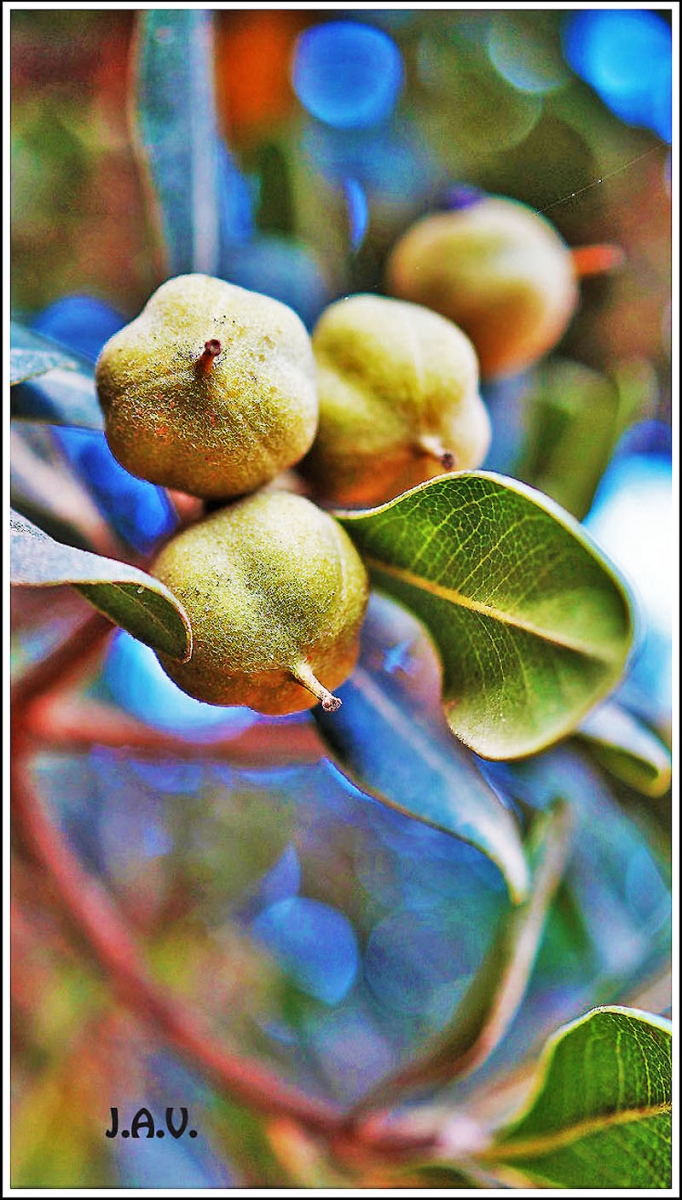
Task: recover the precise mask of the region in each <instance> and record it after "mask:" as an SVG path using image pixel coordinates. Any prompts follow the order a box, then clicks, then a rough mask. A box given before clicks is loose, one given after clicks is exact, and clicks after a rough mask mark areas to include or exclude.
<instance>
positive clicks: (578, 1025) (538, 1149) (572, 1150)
mask: <svg viewBox="0 0 682 1200" xmlns="http://www.w3.org/2000/svg"><path fill="white" fill-rule="evenodd" d="M671 1029H672V1027H671V1025H670V1022H669V1021H667V1020H665V1019H664V1018H663V1017H658V1016H654V1015H652V1014H650V1013H645V1012H641V1011H639V1010H638V1009H632V1008H622V1007H618V1006H612V1007H604V1008H597V1009H594V1010H593V1011H592V1012H589V1013H587V1014H586V1016H584V1017H581V1018H580V1019H579V1020H577V1021H573V1022H571V1024H569V1025H565V1026H564V1027H563V1028H562V1029H560V1030H558V1031H557V1033H556V1034H555V1035H554V1036H553V1037H552V1038H551V1039H550V1041H549V1042H548V1043H547V1046H546V1047H545V1052H544V1055H543V1057H542V1059H541V1062H540V1066H539V1072H538V1080H537V1083H536V1087H535V1091H534V1093H533V1094H532V1096H531V1098H530V1100H529V1102H528V1104H527V1106H526V1109H525V1111H524V1113H523V1114H522V1115H521V1116H520V1117H519V1118H518V1119H517V1120H516V1121H515V1122H514V1123H513V1124H512V1125H511V1126H508V1127H507V1128H506V1129H505V1130H503V1131H502V1132H501V1133H500V1134H499V1135H498V1138H497V1141H496V1142H495V1145H494V1146H492V1147H491V1148H490V1149H489V1150H488V1151H486V1153H485V1155H483V1156H482V1157H484V1158H485V1159H486V1160H495V1162H496V1163H497V1164H498V1166H499V1165H508V1166H510V1167H511V1168H512V1169H514V1170H517V1169H518V1170H520V1171H521V1172H522V1173H523V1174H524V1175H525V1176H527V1177H530V1178H531V1179H532V1180H533V1181H534V1182H535V1185H536V1186H539V1187H561V1188H590V1189H594V1188H669V1187H671V1186H672V1160H671V1153H672V1147H671V1137H672V1118H671V1093H672V1080H671V1076H672V1049H671V1043H672V1038H671Z"/></svg>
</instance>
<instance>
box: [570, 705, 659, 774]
mask: <svg viewBox="0 0 682 1200" xmlns="http://www.w3.org/2000/svg"><path fill="white" fill-rule="evenodd" d="M576 733H577V735H578V736H579V737H580V738H582V739H583V740H584V741H586V742H588V743H589V745H590V747H591V749H592V753H593V755H594V757H595V758H596V759H597V760H598V762H600V763H601V764H602V765H603V766H604V767H606V769H607V770H608V771H610V772H611V774H612V775H615V777H616V779H620V780H621V781H622V782H623V783H626V784H628V786H629V787H632V788H635V789H636V790H637V791H638V792H643V794H644V795H645V796H652V797H656V796H663V795H664V794H665V792H667V790H668V788H669V787H670V780H671V774H672V763H671V758H670V751H669V750H668V747H667V746H666V745H664V743H663V742H662V741H661V740H660V738H658V737H656V734H655V733H653V732H652V731H651V730H650V729H648V728H647V727H646V725H643V724H642V722H641V721H638V720H637V718H636V717H634V716H633V715H632V713H629V712H628V711H627V709H625V708H622V707H621V705H620V704H618V703H617V702H616V701H615V700H609V701H607V703H606V704H602V705H600V706H599V708H596V709H595V710H594V712H592V713H590V715H589V717H587V719H586V720H585V721H583V723H582V725H581V726H580V728H579V729H577V730H576Z"/></svg>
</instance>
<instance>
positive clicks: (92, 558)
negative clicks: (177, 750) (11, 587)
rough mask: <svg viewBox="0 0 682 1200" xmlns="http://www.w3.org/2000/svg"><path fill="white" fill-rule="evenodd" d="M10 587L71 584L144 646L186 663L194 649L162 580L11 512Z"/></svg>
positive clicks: (178, 607) (179, 608)
mask: <svg viewBox="0 0 682 1200" xmlns="http://www.w3.org/2000/svg"><path fill="white" fill-rule="evenodd" d="M10 529H11V541H10V566H11V573H10V578H11V582H12V583H14V584H26V585H30V586H32V587H49V586H55V585H56V584H64V583H68V584H72V585H73V586H74V587H75V588H77V590H78V591H79V592H81V593H82V594H83V595H84V596H85V597H86V599H88V600H89V601H90V603H91V604H93V605H94V606H95V608H97V609H99V611H100V612H102V613H104V615H105V616H107V617H109V619H110V620H111V621H114V622H115V624H117V625H120V626H121V627H122V628H123V629H127V630H128V632H129V633H131V634H132V635H133V636H134V637H136V638H138V640H139V641H141V642H144V643H145V644H146V645H147V646H151V647H152V648H153V649H154V650H162V651H164V652H165V653H166V654H170V655H172V656H173V657H174V658H179V659H183V660H186V659H187V658H189V656H190V653H191V648H192V633H191V629H190V625H189V620H188V617H187V614H186V613H185V610H184V609H183V608H182V605H181V604H179V602H178V601H177V600H176V599H175V597H174V596H173V595H172V593H171V592H170V591H169V590H168V588H167V587H165V586H164V585H163V584H162V583H159V581H158V580H157V579H153V578H152V577H151V576H150V575H147V574H145V572H144V571H140V570H138V568H137V567H132V566H130V565H129V564H128V563H123V562H116V561H115V560H114V559H111V558H102V557H101V556H100V555H99V554H92V553H91V552H90V551H89V550H79V549H77V548H76V547H74V546H65V545H62V543H61V542H56V541H54V539H53V538H51V537H49V536H48V535H47V534H46V533H44V532H43V530H42V529H39V528H38V526H37V525H33V524H32V523H31V522H30V521H27V520H26V518H25V517H22V516H20V515H19V514H18V513H15V512H14V511H11V514H10Z"/></svg>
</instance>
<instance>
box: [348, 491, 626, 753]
mask: <svg viewBox="0 0 682 1200" xmlns="http://www.w3.org/2000/svg"><path fill="white" fill-rule="evenodd" d="M336 515H337V516H338V517H339V519H340V520H341V522H342V524H343V525H344V526H345V528H346V530H347V531H348V533H349V534H350V536H351V537H352V538H353V541H354V542H355V544H356V546H357V547H358V549H359V550H360V552H361V553H362V554H363V556H364V558H365V560H366V562H367V565H368V567H369V569H370V573H371V575H372V579H373V582H374V584H375V585H376V586H377V587H378V588H379V589H381V590H383V591H386V592H388V593H389V594H390V595H392V596H394V597H395V598H396V599H398V600H400V601H402V603H404V604H406V605H407V606H408V607H410V608H412V609H413V611H414V612H415V613H417V614H418V616H419V617H420V618H421V619H422V620H423V621H424V623H425V624H426V625H427V627H428V628H429V630H430V632H431V634H432V636H433V638H434V640H435V642H436V644H437V646H438V649H439V651H440V654H441V658H442V662H443V704H444V708H445V713H446V716H447V718H448V722H449V724H450V727H451V729H452V731H453V732H454V733H455V734H456V735H457V736H458V737H459V738H461V740H462V741H463V742H465V743H466V744H467V745H469V746H471V747H472V748H473V749H474V750H476V751H477V753H478V754H481V755H483V757H486V758H516V757H520V756H522V755H527V754H532V753H535V752H537V751H538V750H541V749H543V748H544V747H546V746H548V745H550V744H551V743H552V742H553V741H555V740H557V739H558V738H560V737H563V736H565V735H566V734H568V733H570V732H571V731H572V730H573V729H574V728H575V727H576V725H578V724H579V722H580V721H581V720H583V718H584V717H585V716H586V715H587V713H588V712H589V710H590V709H591V708H592V706H593V705H594V704H596V703H597V702H598V701H599V700H601V699H602V698H603V697H604V696H605V695H606V694H607V693H608V692H609V691H610V690H611V689H612V688H613V686H614V685H615V683H616V682H617V680H618V678H619V677H620V675H621V672H622V670H623V667H624V664H625V661H626V658H627V655H628V652H629V649H630V646H631V642H632V633H633V631H632V614H631V609H630V604H629V600H628V595H627V591H626V588H625V585H624V584H623V583H622V581H621V580H620V579H619V577H618V575H617V574H616V572H615V570H614V569H613V568H612V567H611V566H610V565H609V564H608V562H607V561H606V560H605V558H604V557H603V556H602V555H601V553H600V552H599V550H598V549H597V547H596V546H595V544H594V543H593V542H592V541H591V539H590V538H589V537H588V535H587V534H586V533H585V532H584V531H583V530H582V529H581V528H580V526H579V525H578V524H577V523H576V522H575V521H574V520H573V518H572V517H570V516H569V514H568V513H565V512H564V511H563V510H562V509H560V508H559V507H558V506H557V505H555V504H554V503H553V502H552V501H551V500H548V499H547V497H546V496H542V495H540V493H538V492H535V491H534V490H533V489H532V488H529V487H527V486H526V485H525V484H522V483H519V482H518V481H516V480H513V479H508V478H505V477H504V476H501V475H495V474H492V473H490V472H486V471H471V472H457V473H454V474H452V475H444V476H441V477H440V478H438V479H433V480H431V481H429V482H428V483H424V484H420V485H419V486H418V487H416V488H413V489H412V490H411V491H409V492H405V493H404V494H403V495H402V496H398V497H397V498H396V499H395V500H392V501H390V502H389V503H388V504H383V505H381V506H380V507H378V508H375V509H371V510H367V511H364V512H355V513H352V512H343V513H337V514H336Z"/></svg>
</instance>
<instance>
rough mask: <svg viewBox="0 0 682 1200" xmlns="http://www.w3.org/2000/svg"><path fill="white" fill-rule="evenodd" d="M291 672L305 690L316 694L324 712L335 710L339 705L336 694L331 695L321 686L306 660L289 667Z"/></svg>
mask: <svg viewBox="0 0 682 1200" xmlns="http://www.w3.org/2000/svg"><path fill="white" fill-rule="evenodd" d="M291 674H292V675H293V677H294V679H296V680H297V681H298V682H299V683H300V684H302V686H303V687H304V688H305V689H306V690H307V691H309V692H312V694H313V696H317V699H318V700H319V701H320V704H321V705H322V707H323V709H324V711H325V712H336V710H337V709H339V708H340V707H341V701H340V700H339V698H338V696H332V694H331V692H329V691H327V689H326V687H323V686H322V684H321V683H320V681H319V679H318V678H317V676H316V675H315V674H314V673H313V671H312V670H311V668H310V667H309V666H308V664H307V662H298V663H296V664H295V666H293V667H291Z"/></svg>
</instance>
